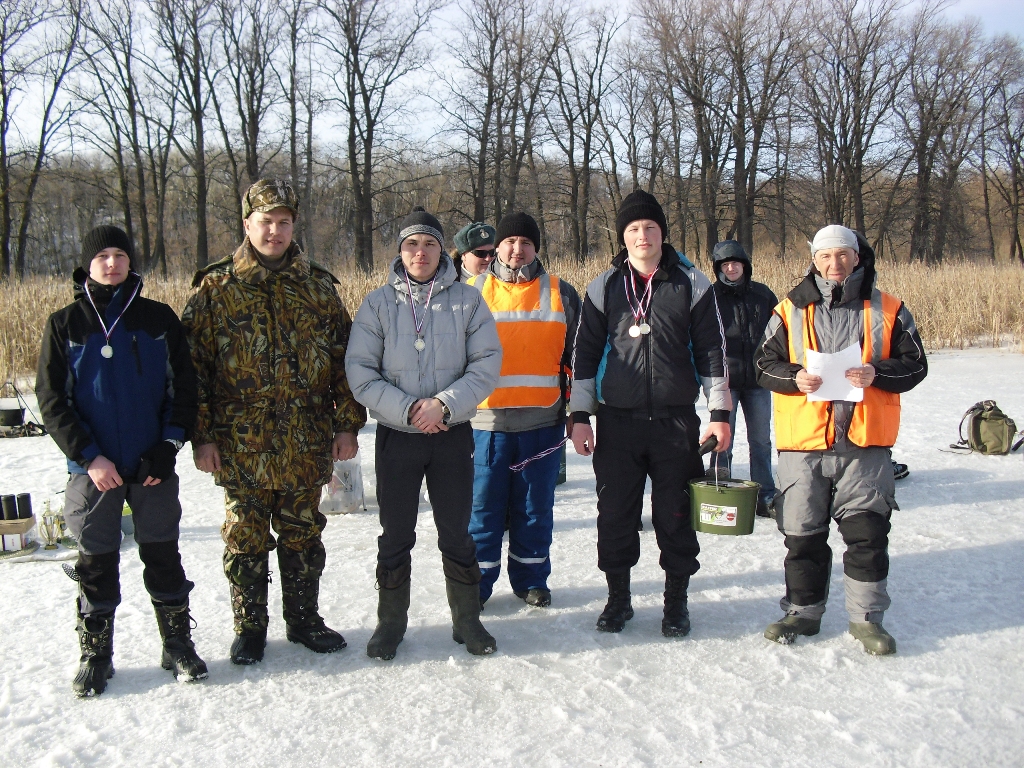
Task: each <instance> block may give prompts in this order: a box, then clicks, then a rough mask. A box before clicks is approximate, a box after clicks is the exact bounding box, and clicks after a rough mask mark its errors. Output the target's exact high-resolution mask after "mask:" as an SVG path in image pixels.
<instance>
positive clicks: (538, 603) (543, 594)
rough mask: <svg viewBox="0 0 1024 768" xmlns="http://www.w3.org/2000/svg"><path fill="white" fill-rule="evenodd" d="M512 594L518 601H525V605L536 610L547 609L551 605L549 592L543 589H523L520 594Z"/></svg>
mask: <svg viewBox="0 0 1024 768" xmlns="http://www.w3.org/2000/svg"><path fill="white" fill-rule="evenodd" d="M513 594H514V595H515V596H516V597H518V598H519V599H520V600H525V601H526V604H527V605H532V606H535V607H537V608H547V607H548V606H550V605H551V590H550V589H544V587H533V588H532V589H524V590H523V591H521V592H514V593H513Z"/></svg>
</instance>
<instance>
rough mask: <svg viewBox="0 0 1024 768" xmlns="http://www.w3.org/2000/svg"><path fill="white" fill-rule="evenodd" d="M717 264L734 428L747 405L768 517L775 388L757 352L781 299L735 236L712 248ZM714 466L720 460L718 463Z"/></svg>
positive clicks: (754, 467) (760, 509) (761, 509)
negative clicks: (764, 383)
mask: <svg viewBox="0 0 1024 768" xmlns="http://www.w3.org/2000/svg"><path fill="white" fill-rule="evenodd" d="M711 260H712V263H713V264H714V268H715V277H716V278H717V280H716V281H715V285H714V288H715V299H716V300H717V301H718V312H719V314H720V315H721V316H722V325H723V326H724V330H725V354H726V357H727V358H728V360H729V389H730V390H731V393H732V411H730V412H729V429H730V430H731V432H732V434H733V435H734V436H735V434H736V413H737V411H739V409H740V406H741V405H742V406H743V420H744V421H745V422H746V425H747V444H748V445H749V447H750V479H751V480H753V481H754V482H755V483H758V484H759V485H760V486H761V489H760V491H759V492H758V499H757V514H758V515H760V516H761V517H768V514H769V513H768V508H769V505H770V504H771V502H772V499H773V498H775V494H776V493H777V491H776V488H775V480H774V478H773V477H772V433H771V421H772V393H771V392H769V391H768V390H767V389H762V388H761V387H760V386H759V385H758V383H757V372H756V370H755V369H754V352H755V351H756V350H757V346H758V344H760V343H761V337H762V336H764V329H765V326H767V325H768V319H769V318H770V317H771V316H772V310H774V309H775V305H776V304H778V302H779V300H778V299H777V298H776V297H775V294H774V293H772V291H771V289H770V288H769V287H768V286H767V285H765V284H764V283H756V282H754V280H753V279H752V278H751V273H752V272H753V268H752V267H751V264H750V256H749V255H748V254H747V252H746V251H745V250H744V249H743V246H742V245H740V244H739V243H738V242H736V241H735V240H723V241H722V242H720V243H718V244H716V245H715V247H714V249H713V250H712V252H711ZM732 453H733V446H732V445H730V446H729V450H728V451H726V452H725V455H724V457H725V460H726V462H727V463H726V466H725V469H727V470H728V472H729V474H730V475H731V474H732ZM712 467H714V463H712Z"/></svg>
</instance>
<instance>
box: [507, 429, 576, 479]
mask: <svg viewBox="0 0 1024 768" xmlns="http://www.w3.org/2000/svg"><path fill="white" fill-rule="evenodd" d="M567 442H569V438H568V437H563V438H562V439H561V441H560V442H558V443H557V444H556V445H553V446H551V447H550V448H547V449H545V450H543V451H541V452H540V453H535V454H534V455H533V456H531V457H530V458H528V459H524V460H523V461H520V462H519V463H518V464H509V465H508V468H509V469H511V470H512V471H513V472H522V471H523V470H524V469H526V465H527V464H529V463H530V462H531V461H537V459H543V458H544V457H545V456H550V455H551V454H552V453H554V452H555V451H557V450H560V449H561V447H562V446H563V445H565V444H566V443H567Z"/></svg>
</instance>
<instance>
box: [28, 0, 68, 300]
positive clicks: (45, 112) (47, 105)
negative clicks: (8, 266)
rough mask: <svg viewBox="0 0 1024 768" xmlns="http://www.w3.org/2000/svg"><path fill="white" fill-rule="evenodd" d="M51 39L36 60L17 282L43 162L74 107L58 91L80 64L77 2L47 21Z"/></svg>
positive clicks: (60, 8) (46, 42) (48, 38)
mask: <svg viewBox="0 0 1024 768" xmlns="http://www.w3.org/2000/svg"><path fill="white" fill-rule="evenodd" d="M50 21H51V25H50V27H49V31H50V33H51V35H49V36H47V38H46V39H45V40H44V42H43V45H44V48H43V55H42V56H41V57H40V58H39V59H38V60H37V62H38V69H37V71H36V73H35V76H36V79H37V81H38V83H39V86H40V91H41V94H42V105H43V106H42V114H41V116H40V119H39V133H38V138H37V139H36V141H35V145H34V148H33V149H32V150H31V157H30V162H31V165H30V168H29V172H28V179H27V181H26V185H25V192H24V196H23V198H22V203H21V215H20V217H19V218H20V222H19V225H18V245H17V251H16V253H15V256H14V273H15V275H16V276H17V278H18V279H19V280H20V279H21V278H23V277H24V275H25V254H26V251H27V248H28V229H29V224H30V222H31V220H32V203H33V198H34V197H35V191H36V187H37V185H38V184H39V178H40V174H41V172H42V170H43V162H44V161H45V160H46V158H47V156H48V153H49V151H50V146H51V143H52V141H53V140H54V138H55V137H56V136H58V135H59V134H60V133H61V132H62V131H63V130H64V129H65V128H66V127H67V125H68V124H69V122H70V121H71V118H72V116H73V114H74V109H75V107H74V104H73V103H72V102H71V101H70V100H62V96H63V93H62V89H63V87H64V85H65V81H66V79H67V77H68V74H69V73H70V72H71V71H72V70H73V69H74V68H75V67H77V66H78V64H79V63H80V62H81V59H80V57H79V42H80V37H81V33H82V14H81V7H80V5H79V3H78V0H65V2H64V4H63V5H61V6H59V7H58V8H57V10H56V11H55V12H54V13H53V15H52V16H51V17H50Z"/></svg>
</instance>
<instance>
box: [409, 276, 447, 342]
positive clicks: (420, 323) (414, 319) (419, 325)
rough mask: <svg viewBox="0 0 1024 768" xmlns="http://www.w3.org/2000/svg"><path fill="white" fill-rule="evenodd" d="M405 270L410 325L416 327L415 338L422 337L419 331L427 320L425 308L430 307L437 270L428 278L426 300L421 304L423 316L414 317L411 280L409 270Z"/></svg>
mask: <svg viewBox="0 0 1024 768" xmlns="http://www.w3.org/2000/svg"><path fill="white" fill-rule="evenodd" d="M404 271H405V285H406V287H407V288H408V289H409V309H410V310H411V311H412V325H413V327H414V328H415V329H416V338H417V339H422V338H423V336H422V334H421V331H422V330H423V326H424V325H425V324H426V322H427V309H428V308H429V307H430V297H431V296H433V295H434V281H436V280H437V272H435V273H434V276H433V277H432V278H430V290H429V291H427V302H426V304H424V305H423V317H419V318H418V317H416V298H415V297H414V296H413V295H412V282H411V281H410V280H409V270H408V269H406V270H404ZM439 271H440V270H439Z"/></svg>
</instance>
